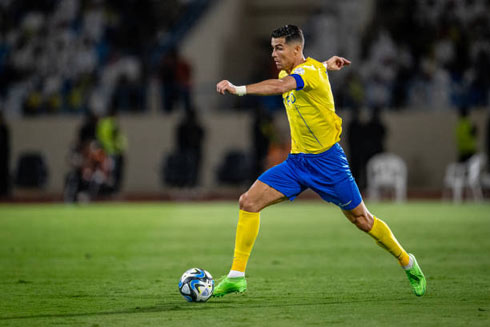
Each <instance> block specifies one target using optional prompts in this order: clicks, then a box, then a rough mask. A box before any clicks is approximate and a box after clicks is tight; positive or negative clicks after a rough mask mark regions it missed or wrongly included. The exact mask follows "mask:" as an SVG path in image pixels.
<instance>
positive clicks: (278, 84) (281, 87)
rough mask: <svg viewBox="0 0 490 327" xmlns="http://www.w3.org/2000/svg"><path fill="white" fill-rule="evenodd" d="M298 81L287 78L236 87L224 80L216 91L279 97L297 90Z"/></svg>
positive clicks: (217, 86)
mask: <svg viewBox="0 0 490 327" xmlns="http://www.w3.org/2000/svg"><path fill="white" fill-rule="evenodd" d="M296 87H297V86H296V79H295V78H293V77H292V76H289V75H288V76H285V77H283V78H280V79H268V80H265V81H262V82H258V83H254V84H249V85H241V86H235V85H233V84H232V83H231V82H230V81H228V80H223V81H221V82H219V83H218V84H217V85H216V91H218V93H220V94H225V93H230V94H233V95H245V94H253V95H277V94H283V93H285V92H289V91H291V90H295V89H296Z"/></svg>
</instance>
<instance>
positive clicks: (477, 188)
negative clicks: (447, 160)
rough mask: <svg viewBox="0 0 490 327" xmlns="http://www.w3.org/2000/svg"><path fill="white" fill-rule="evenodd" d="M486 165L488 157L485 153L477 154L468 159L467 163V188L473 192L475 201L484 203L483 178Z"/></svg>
mask: <svg viewBox="0 0 490 327" xmlns="http://www.w3.org/2000/svg"><path fill="white" fill-rule="evenodd" d="M485 163H486V156H485V154H483V153H477V154H475V155H474V156H472V157H471V158H470V159H468V161H467V163H466V169H467V173H466V180H465V186H466V187H467V188H468V189H469V190H470V191H471V195H472V196H473V200H475V201H482V200H483V191H482V185H481V177H482V173H483V169H484V167H485Z"/></svg>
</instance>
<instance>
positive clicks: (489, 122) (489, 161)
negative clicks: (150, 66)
mask: <svg viewBox="0 0 490 327" xmlns="http://www.w3.org/2000/svg"><path fill="white" fill-rule="evenodd" d="M487 116H488V118H487V126H486V129H487V135H486V137H485V145H486V147H487V148H486V152H487V171H488V172H489V173H490V111H488V110H487Z"/></svg>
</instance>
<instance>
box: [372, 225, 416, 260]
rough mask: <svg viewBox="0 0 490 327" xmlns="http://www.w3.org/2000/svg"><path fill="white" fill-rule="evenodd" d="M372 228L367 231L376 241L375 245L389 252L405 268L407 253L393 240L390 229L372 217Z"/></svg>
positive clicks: (408, 258) (407, 258)
mask: <svg viewBox="0 0 490 327" xmlns="http://www.w3.org/2000/svg"><path fill="white" fill-rule="evenodd" d="M373 218H374V223H373V227H372V228H371V230H370V231H369V233H368V234H369V235H371V237H372V238H374V239H375V240H376V243H377V244H378V245H379V246H381V247H382V248H383V249H385V250H387V251H388V252H390V253H391V254H392V255H393V256H395V258H397V259H398V261H399V262H400V265H402V266H406V265H408V263H409V261H410V257H409V256H408V253H407V252H406V251H405V250H404V249H403V248H402V246H401V245H400V243H398V241H397V240H396V238H395V235H393V233H392V232H391V230H390V228H389V227H388V225H386V223H385V222H384V221H382V220H381V219H378V218H376V217H374V216H373Z"/></svg>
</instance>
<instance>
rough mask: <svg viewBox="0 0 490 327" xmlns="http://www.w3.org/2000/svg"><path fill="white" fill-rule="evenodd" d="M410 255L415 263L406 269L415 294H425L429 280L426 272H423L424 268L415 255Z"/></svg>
mask: <svg viewBox="0 0 490 327" xmlns="http://www.w3.org/2000/svg"><path fill="white" fill-rule="evenodd" d="M408 255H409V256H410V257H411V258H412V260H413V265H412V268H410V269H408V270H405V273H406V274H407V277H408V281H409V282H410V285H411V286H412V289H413V292H414V293H415V295H417V296H422V295H424V294H425V290H426V289H427V282H426V281H425V276H424V273H423V272H422V269H420V267H419V264H418V263H417V259H415V256H414V255H413V254H411V253H409V254H408Z"/></svg>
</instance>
